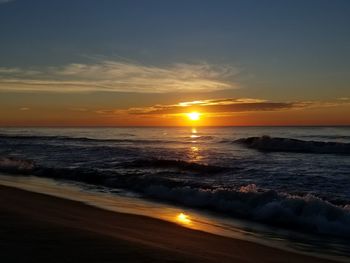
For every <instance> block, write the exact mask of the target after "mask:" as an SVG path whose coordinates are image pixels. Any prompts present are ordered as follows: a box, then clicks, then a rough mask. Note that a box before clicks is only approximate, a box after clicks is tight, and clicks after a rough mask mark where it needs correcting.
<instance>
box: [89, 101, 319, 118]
mask: <svg viewBox="0 0 350 263" xmlns="http://www.w3.org/2000/svg"><path fill="white" fill-rule="evenodd" d="M315 105H316V102H272V101H267V100H263V99H255V98H254V99H253V98H224V99H209V100H197V101H187V102H179V103H177V104H171V105H153V106H150V107H143V108H129V109H127V110H120V109H115V110H113V109H104V110H98V111H96V112H97V113H99V114H107V115H113V114H131V115H177V114H183V113H186V112H190V111H199V112H203V113H206V114H220V115H230V114H232V113H237V112H257V111H281V110H291V109H301V108H306V107H312V106H315Z"/></svg>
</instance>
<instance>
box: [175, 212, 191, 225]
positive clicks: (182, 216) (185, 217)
mask: <svg viewBox="0 0 350 263" xmlns="http://www.w3.org/2000/svg"><path fill="white" fill-rule="evenodd" d="M176 221H177V222H179V223H181V224H184V225H189V224H191V219H190V217H189V216H188V215H186V214H184V213H180V214H178V215H177V216H176Z"/></svg>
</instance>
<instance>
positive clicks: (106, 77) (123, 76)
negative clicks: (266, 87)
mask: <svg viewBox="0 0 350 263" xmlns="http://www.w3.org/2000/svg"><path fill="white" fill-rule="evenodd" d="M237 74H238V71H237V69H235V68H233V67H230V66H218V65H210V64H208V63H199V64H184V63H181V64H173V65H170V66H164V67H154V66H145V65H141V64H137V63H130V62H119V61H101V62H99V63H95V64H77V63H74V64H69V65H66V66H63V67H50V68H47V69H46V70H41V71H40V70H39V71H38V70H24V69H20V68H0V91H35V92H40V91H42V92H91V91H109V92H137V93H171V92H211V91H218V90H225V89H231V88H237V87H238V85H237V83H235V82H233V81H232V80H231V79H232V77H233V76H235V75H237Z"/></svg>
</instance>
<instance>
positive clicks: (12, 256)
mask: <svg viewBox="0 0 350 263" xmlns="http://www.w3.org/2000/svg"><path fill="white" fill-rule="evenodd" d="M0 262H3V263H7V262H21V263H22V262H36V263H38V262H237V263H239V262H254V263H255V262H305V263H306V262H307V263H312V262H319V263H322V262H331V261H328V260H323V259H318V258H313V257H309V256H305V255H299V254H295V253H291V252H286V251H282V250H279V249H274V248H270V247H266V246H263V245H259V244H254V243H251V242H247V241H242V240H236V239H232V238H226V237H221V236H216V235H213V234H209V233H205V232H201V231H195V230H190V229H187V228H184V227H181V226H178V225H176V224H173V223H169V222H165V221H161V220H157V219H152V218H148V217H144V216H137V215H129V214H122V213H115V212H110V211H105V210H102V209H98V208H95V207H91V206H88V205H85V204H82V203H79V202H75V201H70V200H65V199H60V198H56V197H52V196H48V195H43V194H38V193H32V192H28V191H24V190H19V189H16V188H10V187H4V186H0Z"/></svg>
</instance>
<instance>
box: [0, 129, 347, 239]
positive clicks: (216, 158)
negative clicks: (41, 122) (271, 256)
mask: <svg viewBox="0 0 350 263" xmlns="http://www.w3.org/2000/svg"><path fill="white" fill-rule="evenodd" d="M267 136H268V137H267ZM250 137H255V138H250ZM0 171H3V172H7V173H10V174H14V175H15V174H21V175H25V174H27V175H35V176H39V177H50V178H54V179H56V180H61V179H62V180H72V181H76V182H83V183H88V184H93V185H99V186H104V187H106V188H107V189H110V191H111V192H113V191H114V190H116V189H124V190H127V191H130V192H134V193H137V194H139V195H141V196H143V197H145V198H151V199H153V200H161V201H167V202H171V203H173V204H179V205H182V206H188V207H192V208H197V209H204V210H206V211H214V212H217V213H219V214H223V215H225V216H230V217H234V218H240V219H248V220H252V221H255V222H261V223H263V224H267V225H273V226H278V227H282V228H288V229H294V230H298V231H303V232H309V233H313V234H318V235H319V234H321V235H327V236H334V237H339V238H345V239H349V240H350V128H349V127H283V128H282V127H225V128H202V127H198V128H187V127H185V128H74V129H73V128H59V129H56V128H1V129H0Z"/></svg>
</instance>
